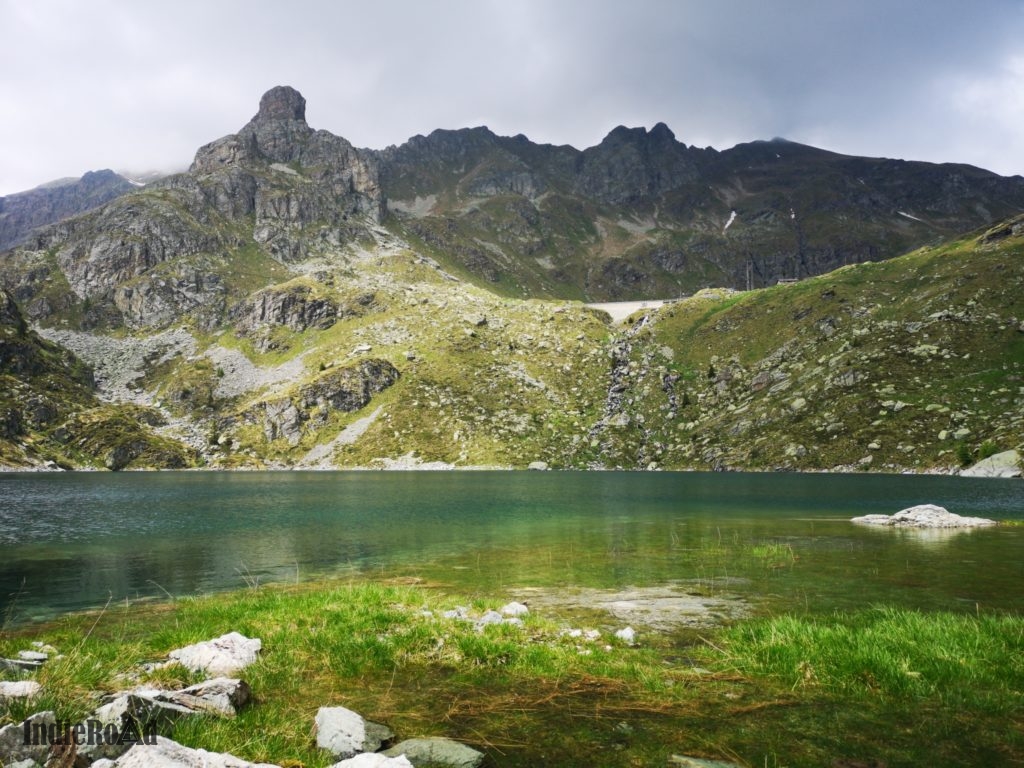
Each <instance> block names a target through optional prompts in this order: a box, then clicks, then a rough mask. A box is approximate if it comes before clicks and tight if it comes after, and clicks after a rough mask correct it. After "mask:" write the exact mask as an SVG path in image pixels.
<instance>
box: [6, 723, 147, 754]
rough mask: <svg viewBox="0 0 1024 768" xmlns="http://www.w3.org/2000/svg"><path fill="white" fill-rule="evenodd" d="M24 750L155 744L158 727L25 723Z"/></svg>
mask: <svg viewBox="0 0 1024 768" xmlns="http://www.w3.org/2000/svg"><path fill="white" fill-rule="evenodd" d="M22 728H23V729H24V737H25V746H33V747H38V746H43V745H46V744H49V745H51V746H52V745H54V744H65V745H67V744H75V745H76V746H82V745H84V744H88V745H90V746H101V745H103V744H125V745H128V746H132V745H134V744H149V745H152V744H156V724H155V723H150V724H148V725H146V726H143V727H140V726H139V724H138V723H136V722H135V721H134V720H132V719H130V718H128V719H126V720H125V722H123V723H122V724H121V725H117V724H116V723H102V722H100V721H99V720H84V721H82V722H79V723H70V722H66V721H62V720H57V721H56V722H54V723H40V722H32V721H31V720H26V721H25V722H23V723H22Z"/></svg>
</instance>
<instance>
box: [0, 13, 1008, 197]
mask: <svg viewBox="0 0 1024 768" xmlns="http://www.w3.org/2000/svg"><path fill="white" fill-rule="evenodd" d="M274 85H292V86H294V87H295V88H297V89H299V90H300V91H301V92H302V93H303V95H304V96H305V97H306V101H307V110H306V116H307V120H308V122H309V123H310V125H312V126H313V127H314V128H325V129H327V130H329V131H331V132H333V133H336V134H339V135H341V136H344V137H346V138H347V139H349V140H350V141H352V142H353V143H354V144H356V145H357V146H364V147H373V148H381V147H385V146H387V145H389V144H399V143H402V142H403V141H405V140H406V139H407V138H409V137H410V136H413V135H415V134H417V133H429V132H430V131H431V130H433V129H435V128H461V127H466V126H474V125H487V126H489V127H490V128H491V129H492V130H494V131H495V132H497V133H500V134H507V135H514V134H517V133H524V134H526V135H527V136H529V137H530V138H531V139H533V140H534V141H542V142H550V143H555V144H572V145H574V146H576V147H579V148H584V147H587V146H591V145H593V144H596V143H597V142H599V141H600V140H601V138H602V137H603V136H604V135H605V134H606V133H607V132H608V131H609V130H611V129H612V128H614V127H615V126H616V125H620V124H624V125H628V126H637V125H643V126H648V127H650V126H653V125H654V124H655V123H656V122H658V121H663V122H665V123H667V124H668V125H669V127H671V128H672V129H673V131H674V132H675V134H676V136H677V138H678V139H679V140H680V141H683V142H685V143H687V144H695V145H698V146H709V145H710V146H714V147H716V148H718V149H725V148H728V147H730V146H733V145H734V144H736V143H738V142H742V141H751V140H753V139H761V138H763V139H767V138H772V137H775V136H781V137H784V138H788V139H791V140H794V141H800V142H804V143H808V144H813V145H815V146H819V147H823V148H826V149H831V150H834V151H838V152H844V153H848V154H862V155H871V156H884V157H900V158H906V159H920V160H931V161H936V162H945V161H949V162H965V163H971V164H974V165H978V166H981V167H984V168H989V169H991V170H994V171H997V172H999V173H1002V174H1024V0H958V1H956V2H952V1H948V0H850V1H849V2H840V1H839V0H664V1H663V0H628V1H627V0H434V1H433V2H432V1H431V0H390V2H386V3H383V2H382V3H371V2H367V1H366V0H360V1H359V2H349V1H348V0H333V1H332V0H291V2H287V3H284V2H280V1H279V0H275V1H274V2H265V1H264V0H224V1H220V0H89V1H88V2H83V1H82V0H0V195H2V194H8V193H11V192H15V191H19V190H23V189H28V188H30V187H33V186H35V185H36V184H39V183H42V182H45V181H48V180H51V179H54V178H59V177H63V176H79V175H81V174H82V173H84V172H85V171H87V170H94V169H99V168H114V169H119V170H121V169H124V170H135V171H144V170H148V169H181V168H184V167H186V166H187V165H188V163H189V162H191V159H192V156H193V155H194V153H195V150H196V149H197V148H198V147H199V146H200V145H202V144H204V143H206V142H208V141H212V140H213V139H216V138H219V137H220V136H223V135H225V134H228V133H233V132H235V131H236V130H237V129H238V128H240V127H241V126H242V125H244V124H245V123H246V122H247V121H248V120H249V118H251V117H252V115H253V114H255V112H256V108H257V106H258V103H259V98H260V96H261V95H262V93H263V92H264V91H266V90H267V89H269V88H270V87H272V86H274Z"/></svg>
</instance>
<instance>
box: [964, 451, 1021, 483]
mask: <svg viewBox="0 0 1024 768" xmlns="http://www.w3.org/2000/svg"><path fill="white" fill-rule="evenodd" d="M960 476H961V477H1020V476H1021V461H1020V454H1019V453H1017V451H1003V452H1002V453H997V454H995V455H994V456H989V457H988V458H987V459H982V460H981V461H979V462H978V463H977V464H975V465H974V466H973V467H969V468H968V469H965V470H964V471H963V472H961V473H960Z"/></svg>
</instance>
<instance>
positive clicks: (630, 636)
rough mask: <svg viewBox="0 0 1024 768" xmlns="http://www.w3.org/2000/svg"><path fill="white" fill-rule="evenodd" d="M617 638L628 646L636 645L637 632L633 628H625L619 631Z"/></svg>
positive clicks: (616, 634)
mask: <svg viewBox="0 0 1024 768" xmlns="http://www.w3.org/2000/svg"><path fill="white" fill-rule="evenodd" d="M615 636H616V637H617V638H618V639H619V640H621V641H622V642H624V643H625V644H626V645H636V630H635V629H633V628H632V627H624V628H623V629H620V630H618V631H617V632H616V633H615Z"/></svg>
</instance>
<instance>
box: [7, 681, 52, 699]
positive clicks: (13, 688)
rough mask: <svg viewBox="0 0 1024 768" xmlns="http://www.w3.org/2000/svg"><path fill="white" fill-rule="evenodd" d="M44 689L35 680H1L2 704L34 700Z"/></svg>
mask: <svg viewBox="0 0 1024 768" xmlns="http://www.w3.org/2000/svg"><path fill="white" fill-rule="evenodd" d="M42 689H43V687H42V686H41V685H40V684H39V683H37V682H36V681H35V680H18V681H16V682H10V681H7V680H0V704H6V703H7V702H9V701H13V700H14V699H34V698H35V697H36V696H38V695H39V692H40V691H41V690H42Z"/></svg>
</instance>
